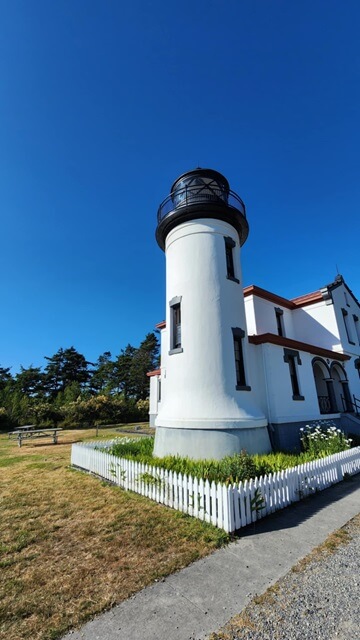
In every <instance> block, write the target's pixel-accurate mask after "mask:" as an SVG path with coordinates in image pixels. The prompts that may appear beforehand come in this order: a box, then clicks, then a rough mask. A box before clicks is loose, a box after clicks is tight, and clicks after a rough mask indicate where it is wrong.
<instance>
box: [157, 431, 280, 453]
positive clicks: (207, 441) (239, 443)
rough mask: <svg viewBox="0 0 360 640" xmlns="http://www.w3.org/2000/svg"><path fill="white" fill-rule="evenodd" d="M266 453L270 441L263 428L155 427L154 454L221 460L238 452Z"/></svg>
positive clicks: (269, 447)
mask: <svg viewBox="0 0 360 640" xmlns="http://www.w3.org/2000/svg"><path fill="white" fill-rule="evenodd" d="M243 449H245V450H246V451H247V453H251V454H252V453H269V452H270V451H271V444H270V439H269V434H268V430H267V427H266V426H265V427H264V426H262V427H249V428H242V429H219V430H216V429H189V428H186V429H179V428H175V429H172V428H171V427H156V435H155V447H154V455H155V456H158V457H163V456H167V455H179V456H183V457H188V458H192V459H193V460H197V459H203V460H204V459H210V458H212V459H215V460H221V458H223V457H224V456H228V455H233V454H235V453H240V451H242V450H243Z"/></svg>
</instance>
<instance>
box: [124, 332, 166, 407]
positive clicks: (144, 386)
mask: <svg viewBox="0 0 360 640" xmlns="http://www.w3.org/2000/svg"><path fill="white" fill-rule="evenodd" d="M158 366H159V341H158V339H157V337H156V335H155V333H153V332H152V333H148V334H147V335H146V336H145V339H144V340H143V341H142V342H141V344H140V346H139V348H138V349H136V352H135V353H134V356H133V358H132V362H131V369H130V381H131V390H132V395H133V396H134V397H135V398H136V400H145V399H146V398H147V397H148V396H149V378H148V377H147V375H146V374H147V373H148V371H151V370H152V369H156V368H157V367H158Z"/></svg>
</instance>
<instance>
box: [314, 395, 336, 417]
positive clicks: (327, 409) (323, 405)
mask: <svg viewBox="0 0 360 640" xmlns="http://www.w3.org/2000/svg"><path fill="white" fill-rule="evenodd" d="M318 401H319V408H320V413H334V411H333V408H332V405H331V400H330V398H329V396H318Z"/></svg>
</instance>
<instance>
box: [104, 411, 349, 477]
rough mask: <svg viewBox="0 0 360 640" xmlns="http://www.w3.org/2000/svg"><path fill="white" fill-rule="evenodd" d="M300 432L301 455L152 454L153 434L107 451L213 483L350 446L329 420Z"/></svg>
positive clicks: (119, 443) (288, 465) (260, 473)
mask: <svg viewBox="0 0 360 640" xmlns="http://www.w3.org/2000/svg"><path fill="white" fill-rule="evenodd" d="M301 433H302V434H303V435H302V440H303V447H304V451H303V452H302V453H300V454H291V453H281V452H278V453H276V452H275V453H269V454H267V455H253V456H250V455H248V454H247V453H246V451H241V453H237V454H234V455H232V456H225V458H223V459H222V460H192V459H190V458H181V457H180V456H165V457H163V458H157V457H155V456H153V448H154V438H153V437H148V438H136V439H134V438H121V439H119V440H118V441H117V442H116V443H115V444H113V445H112V447H111V449H110V450H108V449H106V451H109V452H110V453H111V454H113V455H116V456H119V457H123V458H128V459H130V460H136V461H138V462H143V463H144V464H149V465H152V466H154V467H160V468H161V469H167V470H168V471H173V472H176V473H182V474H183V475H184V474H186V475H191V476H193V477H194V478H203V479H204V480H209V481H210V482H212V481H214V482H225V483H233V482H240V481H244V480H247V479H250V478H255V477H256V476H258V477H259V476H264V475H265V474H266V475H268V474H269V473H276V472H278V471H282V470H284V469H288V468H291V467H295V466H297V465H299V464H303V463H304V462H310V461H311V460H315V459H316V458H322V457H325V456H327V455H331V454H332V453H337V452H338V451H344V450H345V449H348V448H349V447H350V440H349V439H347V438H346V437H345V436H344V434H343V433H342V432H341V431H340V430H338V429H336V427H335V426H334V425H333V424H330V423H325V424H322V425H319V424H316V425H314V426H313V427H307V428H306V430H303V431H302V432H301ZM319 433H320V434H323V435H319ZM318 443H320V444H318Z"/></svg>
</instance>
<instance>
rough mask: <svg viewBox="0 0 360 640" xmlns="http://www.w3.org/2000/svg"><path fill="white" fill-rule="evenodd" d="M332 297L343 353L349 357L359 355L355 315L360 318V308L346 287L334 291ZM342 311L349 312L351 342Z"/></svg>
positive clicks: (342, 286) (359, 348) (359, 345)
mask: <svg viewBox="0 0 360 640" xmlns="http://www.w3.org/2000/svg"><path fill="white" fill-rule="evenodd" d="M332 297H333V301H334V312H335V317H336V321H337V324H338V330H339V335H340V341H341V344H342V348H343V351H344V352H345V353H349V355H350V354H351V355H358V354H359V351H360V344H359V343H360V341H359V337H358V335H357V331H356V327H355V321H354V315H356V316H357V317H359V318H360V307H359V305H358V304H357V303H356V301H355V300H354V298H353V297H352V296H351V295H350V293H349V292H348V291H347V290H346V288H345V287H344V285H341V286H339V287H337V288H336V289H333V291H332ZM342 309H345V311H347V322H348V327H349V333H350V339H351V341H350V340H349V338H348V335H347V332H346V328H345V323H344V317H343V314H342ZM352 343H353V344H352Z"/></svg>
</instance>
